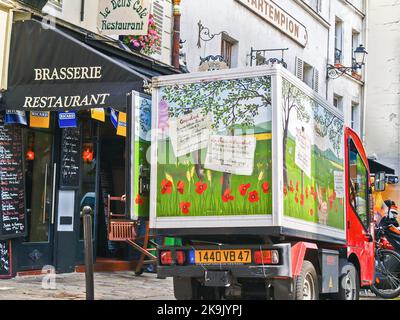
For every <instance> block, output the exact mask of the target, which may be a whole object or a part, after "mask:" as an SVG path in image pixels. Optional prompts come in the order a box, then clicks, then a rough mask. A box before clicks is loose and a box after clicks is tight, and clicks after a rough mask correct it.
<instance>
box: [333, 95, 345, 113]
mask: <svg viewBox="0 0 400 320" xmlns="http://www.w3.org/2000/svg"><path fill="white" fill-rule="evenodd" d="M333 106H334V107H335V108H337V109H339V110H340V111H342V112H343V97H341V96H338V95H336V94H335V95H334V96H333Z"/></svg>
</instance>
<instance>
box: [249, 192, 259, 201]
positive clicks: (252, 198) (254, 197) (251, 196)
mask: <svg viewBox="0 0 400 320" xmlns="http://www.w3.org/2000/svg"><path fill="white" fill-rule="evenodd" d="M258 200H260V198H259V197H258V192H257V191H256V190H254V191H251V192H250V193H249V201H250V202H251V203H254V202H258Z"/></svg>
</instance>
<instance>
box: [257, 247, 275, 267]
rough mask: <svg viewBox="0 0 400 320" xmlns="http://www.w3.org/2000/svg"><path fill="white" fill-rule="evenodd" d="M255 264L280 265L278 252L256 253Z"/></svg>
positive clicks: (260, 251) (258, 251)
mask: <svg viewBox="0 0 400 320" xmlns="http://www.w3.org/2000/svg"><path fill="white" fill-rule="evenodd" d="M254 263H255V264H278V263H279V253H278V250H257V251H254Z"/></svg>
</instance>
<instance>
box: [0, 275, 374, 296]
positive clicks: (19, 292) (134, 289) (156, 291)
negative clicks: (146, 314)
mask: <svg viewBox="0 0 400 320" xmlns="http://www.w3.org/2000/svg"><path fill="white" fill-rule="evenodd" d="M94 280H95V299H96V300H174V299H175V298H174V293H173V284H172V278H167V279H157V276H156V275H155V274H150V273H144V274H143V275H141V276H139V277H136V276H135V275H134V273H133V272H127V271H123V272H107V273H106V272H99V273H95V275H94ZM53 284H54V282H53ZM55 286H56V287H55V289H51V287H52V282H51V281H50V282H49V281H46V279H45V278H44V276H23V277H16V278H14V279H9V280H0V300H84V299H85V274H84V273H68V274H57V275H56V279H55ZM53 288H54V286H53ZM361 299H362V300H379V299H378V298H377V297H376V296H375V295H374V294H372V293H371V292H367V291H365V290H362V291H361Z"/></svg>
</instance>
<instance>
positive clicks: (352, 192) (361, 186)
mask: <svg viewBox="0 0 400 320" xmlns="http://www.w3.org/2000/svg"><path fill="white" fill-rule="evenodd" d="M349 172H350V181H349V185H350V188H349V199H350V204H351V206H352V207H353V209H354V211H355V213H356V214H357V216H358V218H359V219H360V221H361V223H362V224H363V226H364V228H365V229H368V224H369V218H368V188H369V186H368V171H367V169H366V166H365V164H364V162H363V160H362V157H361V155H360V153H359V152H358V150H357V147H356V145H355V144H354V142H353V140H351V139H350V141H349Z"/></svg>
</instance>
